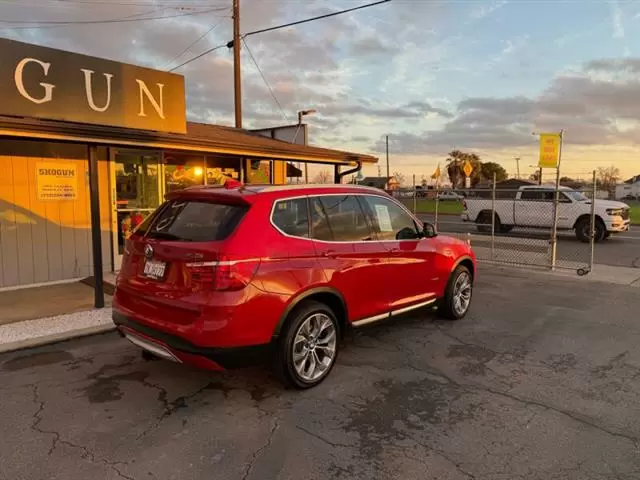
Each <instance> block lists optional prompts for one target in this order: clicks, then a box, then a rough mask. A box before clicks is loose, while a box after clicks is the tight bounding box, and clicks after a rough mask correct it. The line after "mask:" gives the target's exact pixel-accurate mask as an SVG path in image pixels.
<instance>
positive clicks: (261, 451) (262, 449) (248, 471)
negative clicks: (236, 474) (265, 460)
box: [242, 419, 280, 480]
mask: <svg viewBox="0 0 640 480" xmlns="http://www.w3.org/2000/svg"><path fill="white" fill-rule="evenodd" d="M278 428H280V422H279V421H278V420H277V419H274V422H273V425H272V426H271V431H270V432H269V436H268V437H267V441H266V442H265V443H264V445H262V446H261V447H260V448H258V449H257V450H256V451H255V452H254V453H253V455H252V456H251V460H250V461H249V463H248V464H247V468H246V469H245V471H244V475H243V476H242V480H247V479H248V478H249V476H250V475H251V473H252V472H253V468H254V466H255V464H256V462H257V461H258V459H259V458H260V457H261V456H262V455H263V454H264V452H266V451H267V450H268V449H269V447H270V446H271V444H272V443H273V438H274V437H275V434H276V432H277V431H278Z"/></svg>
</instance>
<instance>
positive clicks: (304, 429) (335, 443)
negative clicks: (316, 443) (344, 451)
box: [296, 425, 355, 448]
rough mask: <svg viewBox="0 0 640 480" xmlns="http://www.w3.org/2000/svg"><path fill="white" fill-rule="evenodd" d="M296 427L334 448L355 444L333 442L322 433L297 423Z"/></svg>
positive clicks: (351, 446)
mask: <svg viewBox="0 0 640 480" xmlns="http://www.w3.org/2000/svg"><path fill="white" fill-rule="evenodd" d="M296 428H297V429H298V430H300V431H302V432H304V433H306V434H307V435H309V436H311V437H313V438H317V439H318V440H320V441H321V442H323V443H326V444H327V445H329V446H330V447H333V448H337V447H341V448H354V447H355V446H354V445H348V444H346V443H338V442H332V441H331V440H329V439H327V438H325V437H323V436H322V435H320V434H318V433H315V432H312V431H311V430H308V429H306V428H304V427H301V426H300V425H296Z"/></svg>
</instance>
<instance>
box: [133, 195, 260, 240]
mask: <svg viewBox="0 0 640 480" xmlns="http://www.w3.org/2000/svg"><path fill="white" fill-rule="evenodd" d="M248 209H249V207H248V205H227V204H223V203H216V202H210V201H205V200H171V201H169V202H167V203H166V204H164V205H163V206H162V207H160V209H159V210H158V212H157V213H156V215H153V218H151V219H149V223H148V224H147V225H144V223H143V224H141V225H140V228H139V229H138V232H137V233H139V234H141V235H145V236H147V237H149V238H157V239H161V240H170V241H178V242H213V241H219V240H224V239H225V238H227V237H228V236H229V235H231V233H232V232H233V231H234V230H235V229H236V227H237V226H238V224H239V223H240V221H241V220H242V218H243V217H244V215H245V214H246V213H247V210H248ZM145 223H146V222H145Z"/></svg>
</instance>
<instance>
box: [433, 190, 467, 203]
mask: <svg viewBox="0 0 640 480" xmlns="http://www.w3.org/2000/svg"><path fill="white" fill-rule="evenodd" d="M464 198H465V197H464V196H463V195H461V194H459V193H456V192H453V191H444V192H440V193H438V200H440V201H446V200H455V201H460V200H463V199H464Z"/></svg>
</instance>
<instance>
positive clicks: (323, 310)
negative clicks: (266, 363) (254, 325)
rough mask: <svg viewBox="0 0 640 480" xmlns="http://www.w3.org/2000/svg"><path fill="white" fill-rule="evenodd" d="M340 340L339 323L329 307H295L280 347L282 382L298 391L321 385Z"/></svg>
mask: <svg viewBox="0 0 640 480" xmlns="http://www.w3.org/2000/svg"><path fill="white" fill-rule="evenodd" d="M338 340H339V330H338V321H337V319H336V317H335V314H334V313H333V311H332V310H331V309H330V308H329V307H327V306H326V305H324V304H322V303H319V302H314V301H310V302H305V303H304V304H303V305H301V306H300V307H298V308H296V310H295V311H294V312H293V313H292V316H291V317H290V318H289V321H288V322H287V327H286V331H285V333H284V336H283V339H282V341H281V342H280V344H279V347H278V355H277V360H276V361H277V369H278V372H279V373H280V377H281V378H282V380H283V381H284V382H285V383H287V384H289V385H291V386H293V387H295V388H299V389H305V388H311V387H314V386H316V385H318V384H319V383H320V382H322V381H323V380H324V379H325V378H326V377H327V375H329V372H331V369H332V368H333V366H334V365H335V362H336V359H337V357H338V348H339V342H338Z"/></svg>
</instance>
